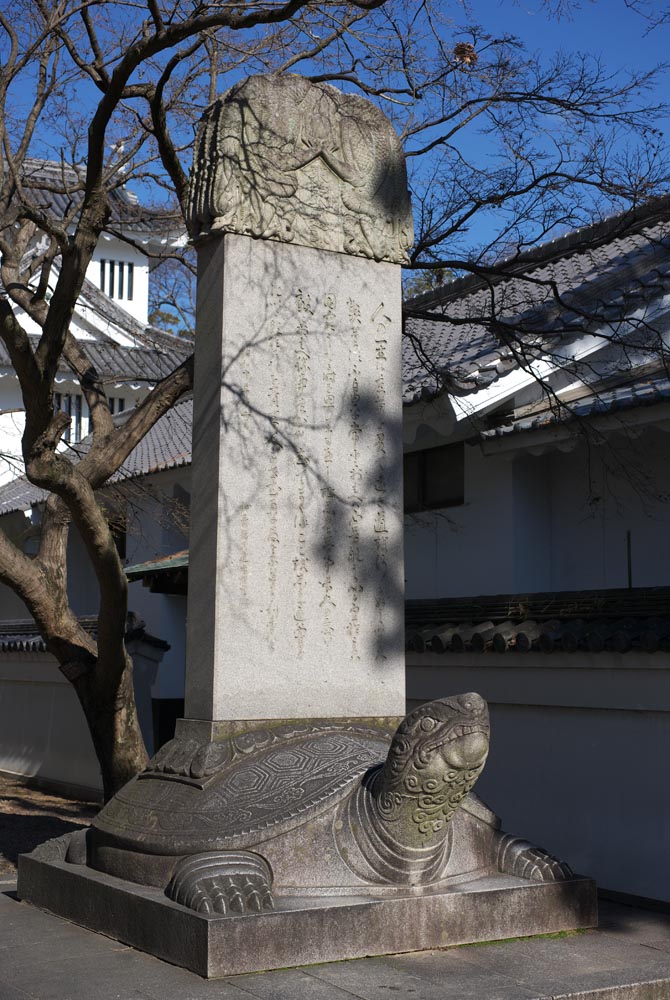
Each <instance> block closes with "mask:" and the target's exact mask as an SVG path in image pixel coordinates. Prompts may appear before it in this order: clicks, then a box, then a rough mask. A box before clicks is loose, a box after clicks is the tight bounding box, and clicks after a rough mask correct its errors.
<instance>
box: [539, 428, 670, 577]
mask: <svg viewBox="0 0 670 1000" xmlns="http://www.w3.org/2000/svg"><path fill="white" fill-rule="evenodd" d="M551 504H552V545H551V562H552V572H551V589H555V590H572V589H578V588H580V589H581V588H601V587H627V586H628V564H627V562H628V561H627V542H626V532H627V531H628V530H630V532H631V571H632V573H631V576H632V585H633V586H634V587H654V586H667V585H668V583H670V577H669V571H668V566H670V436H669V435H667V434H664V433H663V432H661V431H656V430H654V429H653V428H652V429H649V430H647V431H646V432H645V434H644V435H643V436H641V437H640V438H637V439H634V440H633V441H632V442H628V441H625V440H624V439H623V438H621V437H619V438H618V439H612V441H611V443H609V444H607V445H600V446H598V447H593V448H587V447H586V446H585V445H582V446H581V447H579V448H577V449H576V450H575V451H573V452H570V453H568V454H561V453H555V454H553V455H552V461H551Z"/></svg>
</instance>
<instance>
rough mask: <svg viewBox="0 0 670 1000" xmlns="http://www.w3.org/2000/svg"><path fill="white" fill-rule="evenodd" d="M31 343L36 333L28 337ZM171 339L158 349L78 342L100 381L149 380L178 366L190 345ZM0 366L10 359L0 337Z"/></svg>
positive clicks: (7, 364) (62, 367)
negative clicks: (93, 366)
mask: <svg viewBox="0 0 670 1000" xmlns="http://www.w3.org/2000/svg"><path fill="white" fill-rule="evenodd" d="M31 340H32V341H33V343H34V344H36V343H37V340H38V338H37V337H31ZM173 340H174V341H175V343H174V346H173V347H172V349H171V350H170V349H168V348H166V347H164V346H163V345H162V344H161V346H160V348H159V349H156V348H149V347H120V346H119V345H118V344H114V343H113V342H111V341H108V342H97V343H96V342H95V341H87V342H82V344H81V346H82V348H83V349H84V350H85V352H86V355H87V357H88V358H89V359H90V361H91V363H92V364H94V365H95V367H96V369H97V371H98V374H99V375H100V377H101V378H102V380H103V382H123V381H132V382H137V381H140V382H149V383H154V382H158V381H160V379H162V378H165V376H166V375H169V374H170V372H171V371H173V370H174V369H175V368H177V367H178V365H180V364H181V363H182V362H183V361H185V360H186V358H187V357H188V356H189V354H191V353H192V351H193V348H192V346H190V345H189V344H188V342H184V341H180V340H178V338H176V337H175V338H173ZM0 367H7V368H9V367H11V360H10V357H9V353H8V352H7V348H6V347H5V344H4V342H2V341H0ZM60 370H61V372H68V373H70V374H71V372H70V368H69V367H68V366H67V364H66V363H65V361H64V360H61V364H60Z"/></svg>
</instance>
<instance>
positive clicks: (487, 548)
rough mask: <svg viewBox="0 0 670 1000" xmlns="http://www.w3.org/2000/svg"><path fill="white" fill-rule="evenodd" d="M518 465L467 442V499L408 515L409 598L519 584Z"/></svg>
mask: <svg viewBox="0 0 670 1000" xmlns="http://www.w3.org/2000/svg"><path fill="white" fill-rule="evenodd" d="M513 511H514V478H513V467H512V465H511V463H510V462H509V461H508V460H505V459H503V458H498V457H494V458H485V457H484V456H483V455H482V453H481V451H480V449H479V448H478V447H477V446H474V447H472V446H468V445H466V446H465V503H464V504H463V505H462V506H460V507H448V508H446V509H445V510H440V511H431V512H427V513H421V514H411V515H407V516H406V517H405V578H406V579H405V588H406V589H405V594H406V597H408V598H421V597H452V596H454V597H455V596H461V595H464V594H499V593H504V592H506V591H510V590H513V588H514V585H515V584H514V544H513V543H514V539H513V532H512V531H511V525H512V518H513Z"/></svg>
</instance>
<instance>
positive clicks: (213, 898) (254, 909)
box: [165, 851, 274, 915]
mask: <svg viewBox="0 0 670 1000" xmlns="http://www.w3.org/2000/svg"><path fill="white" fill-rule="evenodd" d="M271 889H272V873H271V871H270V867H269V865H268V864H267V863H266V862H265V861H264V860H263V858H261V857H260V856H259V855H258V854H247V853H241V852H233V851H225V852H224V851H221V852H218V851H217V852H212V853H207V854H194V855H193V856H192V857H190V858H185V859H184V861H182V862H180V864H179V865H177V868H176V869H175V872H174V875H173V876H172V879H171V880H170V884H169V885H168V887H167V889H166V890H165V892H166V895H167V896H168V897H169V898H170V899H172V900H173V901H174V902H175V903H181V905H182V906H187V907H188V908H189V909H190V910H196V911H197V912H198V913H203V914H208V915H213V914H217V913H220V914H224V915H225V914H235V913H261V912H262V911H264V910H272V909H273V908H274V903H273V900H272V891H271Z"/></svg>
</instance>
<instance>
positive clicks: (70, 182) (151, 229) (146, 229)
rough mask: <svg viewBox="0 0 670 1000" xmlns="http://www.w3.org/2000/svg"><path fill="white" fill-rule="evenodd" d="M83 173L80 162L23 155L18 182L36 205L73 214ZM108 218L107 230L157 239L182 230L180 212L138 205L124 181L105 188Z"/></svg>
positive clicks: (62, 215) (175, 235) (59, 215)
mask: <svg viewBox="0 0 670 1000" xmlns="http://www.w3.org/2000/svg"><path fill="white" fill-rule="evenodd" d="M85 175H86V167H85V165H84V164H81V165H72V164H65V163H57V162H55V161H53V160H43V159H37V158H27V159H26V160H25V161H24V166H23V175H22V185H23V188H24V190H25V192H26V196H27V197H29V198H30V200H31V201H32V202H33V203H34V204H36V205H37V206H38V207H40V208H43V209H46V210H48V211H49V213H50V214H51V215H53V216H55V217H56V218H60V219H68V218H71V217H72V216H73V215H75V216H76V210H77V207H78V205H79V204H80V203H81V200H82V196H83V187H84V181H85ZM109 204H110V209H111V218H110V223H109V229H108V231H110V232H111V231H113V230H115V229H116V230H120V231H122V232H124V233H126V234H128V235H130V234H132V233H135V234H137V235H138V236H139V237H144V238H146V237H149V238H152V237H154V236H156V238H158V239H159V240H161V239H162V240H164V239H165V238H171V239H173V240H178V239H180V238H181V237H182V236H183V235H184V233H185V227H184V223H183V219H182V217H181V215H180V214H179V213H178V212H176V211H171V212H162V211H156V210H154V209H150V208H146V207H144V206H142V205H140V203H139V201H138V199H137V197H136V196H135V195H134V194H133V193H132V192H130V191H129V190H128V189H127V188H126V187H125V185H123V184H119V185H118V186H116V187H113V188H111V190H110V192H109Z"/></svg>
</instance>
